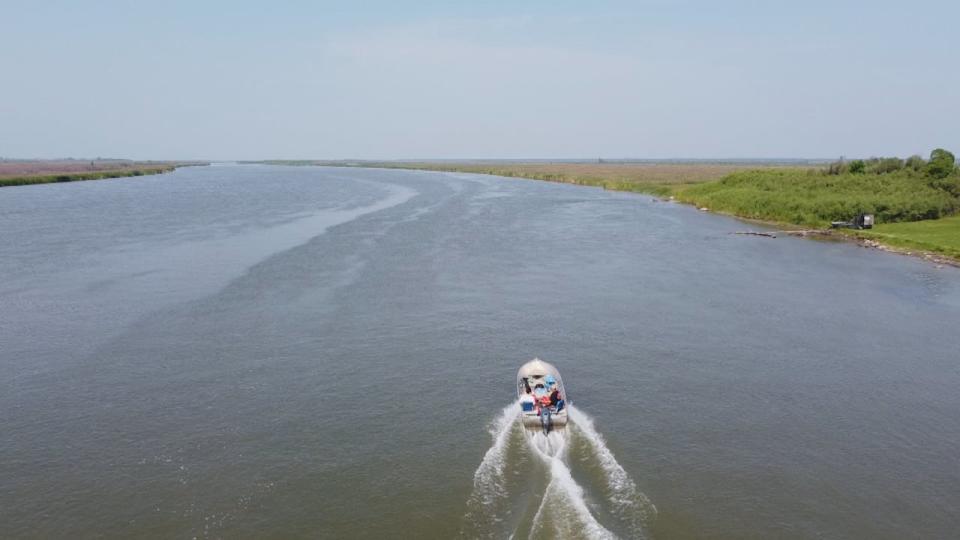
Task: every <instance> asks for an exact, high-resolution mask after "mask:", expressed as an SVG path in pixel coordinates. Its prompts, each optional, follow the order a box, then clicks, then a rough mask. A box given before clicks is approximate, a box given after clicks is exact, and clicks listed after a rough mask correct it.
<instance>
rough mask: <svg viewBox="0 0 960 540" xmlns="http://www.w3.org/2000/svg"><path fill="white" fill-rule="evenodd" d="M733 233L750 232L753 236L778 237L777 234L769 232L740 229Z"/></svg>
mask: <svg viewBox="0 0 960 540" xmlns="http://www.w3.org/2000/svg"><path fill="white" fill-rule="evenodd" d="M732 234H749V235H751V236H766V237H767V238H776V237H777V235H775V234H773V233H767V232H756V231H740V232H735V233H732Z"/></svg>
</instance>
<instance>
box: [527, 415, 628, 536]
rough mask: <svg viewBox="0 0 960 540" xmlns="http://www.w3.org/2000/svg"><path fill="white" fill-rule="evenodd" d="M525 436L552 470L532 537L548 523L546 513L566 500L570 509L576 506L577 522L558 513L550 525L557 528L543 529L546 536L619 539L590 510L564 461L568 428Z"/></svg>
mask: <svg viewBox="0 0 960 540" xmlns="http://www.w3.org/2000/svg"><path fill="white" fill-rule="evenodd" d="M526 435H527V442H528V443H529V446H530V448H531V449H532V450H533V452H534V454H536V455H537V456H539V457H540V458H541V459H542V460H543V461H544V463H545V464H546V465H547V466H548V467H549V470H550V481H549V483H548V484H547V489H546V491H545V492H544V494H543V499H542V500H541V501H540V507H539V508H537V513H536V515H534V517H533V524H532V526H531V531H530V532H531V536H540V534H538V533H540V532H541V530H542V529H543V528H544V527H545V526H546V522H545V515H546V513H547V511H548V510H549V509H556V508H559V507H560V505H561V503H562V502H566V503H567V505H569V508H572V509H573V511H574V515H575V517H576V518H577V519H576V521H574V522H570V521H569V520H568V519H565V518H569V517H573V516H570V515H569V514H559V515H555V516H553V519H551V520H550V525H551V526H552V527H553V528H554V529H555V530H554V531H549V532H547V531H544V533H545V534H544V535H545V536H561V537H564V538H568V537H571V536H579V535H581V534H582V535H584V536H586V537H588V538H616V537H615V536H614V534H613V533H611V532H610V531H608V530H607V529H605V528H604V527H603V525H600V523H599V522H598V521H597V519H596V518H595V517H593V514H591V513H590V509H589V508H588V507H587V503H586V500H585V499H584V496H583V488H581V487H580V486H579V485H578V484H577V482H576V481H575V480H574V479H573V476H572V475H571V474H570V469H569V468H568V467H567V464H566V463H565V458H566V453H567V442H568V437H569V435H568V434H567V433H566V432H565V431H564V432H557V431H554V432H552V433H550V434H549V435H544V434H543V433H539V432H538V433H533V434H530V433H527V434H526ZM577 529H579V530H577ZM551 533H552V534H551ZM577 533H580V534H577Z"/></svg>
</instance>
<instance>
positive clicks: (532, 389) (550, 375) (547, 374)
mask: <svg viewBox="0 0 960 540" xmlns="http://www.w3.org/2000/svg"><path fill="white" fill-rule="evenodd" d="M554 390H557V391H558V392H559V394H557V395H556V396H554V395H553V393H554ZM552 396H553V398H552V399H551V397H552ZM557 398H559V399H557ZM517 399H518V400H519V401H520V420H521V422H523V426H524V427H528V428H535V429H542V430H543V431H544V433H549V432H550V431H551V430H553V429H554V428H562V427H564V426H566V425H567V413H568V411H567V409H568V408H569V407H568V405H569V403H570V401H569V400H568V399H567V389H566V388H565V387H564V386H563V379H562V378H561V377H560V372H559V371H558V370H557V368H556V367H554V365H553V364H550V363H548V362H544V361H543V360H540V359H539V358H534V359H533V360H531V361H529V362H527V363H526V364H524V365H523V366H521V367H520V370H519V371H517Z"/></svg>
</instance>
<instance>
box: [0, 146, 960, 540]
mask: <svg viewBox="0 0 960 540" xmlns="http://www.w3.org/2000/svg"><path fill="white" fill-rule="evenodd" d="M750 228H751V226H749V225H745V224H743V223H740V222H738V221H735V220H733V219H729V218H724V217H719V216H715V215H711V214H706V213H701V212H698V211H696V210H695V209H693V208H690V207H685V206H680V205H674V204H669V203H664V202H656V201H654V200H652V199H651V198H650V197H645V196H639V195H632V194H623V193H611V192H604V191H602V190H597V189H592V188H583V187H577V186H569V185H561V184H551V183H545V182H536V181H527V180H515V179H504V178H497V177H489V176H476V175H466V174H446V173H435V172H417V171H397V170H365V169H339V168H314V167H270V166H259V165H257V166H255V165H224V166H211V167H204V168H185V169H180V170H178V171H176V172H174V173H171V174H166V175H160V176H153V177H142V178H132V179H117V180H105V181H96V182H78V183H69V184H56V185H40V186H25V187H15V188H3V189H2V190H0V536H2V537H5V538H18V537H64V538H66V537H94V536H103V537H145V536H159V537H177V538H190V537H210V538H216V537H274V538H291V537H313V538H316V537H320V538H344V537H352V538H385V537H386V538H455V537H462V538H472V537H490V538H505V537H508V536H511V535H513V536H514V537H515V538H527V537H534V538H553V537H608V536H619V537H650V538H664V539H669V538H773V537H776V538H870V539H876V538H891V539H894V538H908V537H909V538H919V537H927V538H948V537H956V534H957V532H958V530H960V459H958V455H960V391H958V388H960V354H958V352H960V272H958V271H957V270H956V269H953V268H937V267H936V266H934V265H931V264H930V263H927V262H924V261H920V260H915V259H911V258H907V257H902V256H898V255H891V254H886V253H882V252H877V251H871V250H865V249H862V248H859V247H856V246H853V245H849V244H843V243H821V242H814V241H809V240H801V239H792V238H777V239H769V238H762V237H751V236H740V235H731V234H729V233H731V232H734V231H742V230H746V229H750ZM534 356H539V357H541V358H544V359H546V360H548V361H551V362H553V363H554V364H556V365H557V366H558V367H559V368H560V370H561V372H562V373H563V377H564V382H565V383H566V385H567V389H568V391H569V398H570V400H571V402H572V403H573V404H574V409H573V411H572V418H573V423H572V425H571V426H570V428H569V429H567V430H565V431H563V432H562V433H553V434H551V435H550V436H549V437H547V436H544V435H542V434H540V435H537V434H535V433H526V432H523V430H522V429H520V428H518V427H517V425H516V422H515V421H514V418H515V417H514V415H515V414H516V413H515V410H516V409H515V408H514V407H513V406H512V403H511V402H512V399H513V392H514V377H515V373H516V369H517V368H518V367H519V365H520V364H521V363H523V362H525V361H527V360H529V359H530V358H532V357H534Z"/></svg>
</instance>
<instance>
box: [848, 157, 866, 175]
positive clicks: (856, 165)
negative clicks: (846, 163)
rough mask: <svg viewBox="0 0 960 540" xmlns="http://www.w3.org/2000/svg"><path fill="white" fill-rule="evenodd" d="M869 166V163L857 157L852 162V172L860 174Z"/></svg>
mask: <svg viewBox="0 0 960 540" xmlns="http://www.w3.org/2000/svg"><path fill="white" fill-rule="evenodd" d="M866 168H867V164H866V163H864V162H863V160H862V159H855V160H853V161H851V162H850V172H852V173H853V174H860V173H862V172H864V171H865V170H866Z"/></svg>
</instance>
